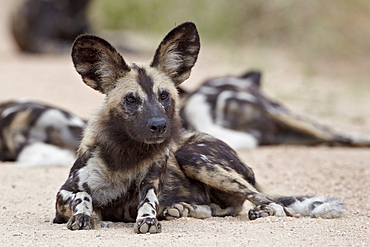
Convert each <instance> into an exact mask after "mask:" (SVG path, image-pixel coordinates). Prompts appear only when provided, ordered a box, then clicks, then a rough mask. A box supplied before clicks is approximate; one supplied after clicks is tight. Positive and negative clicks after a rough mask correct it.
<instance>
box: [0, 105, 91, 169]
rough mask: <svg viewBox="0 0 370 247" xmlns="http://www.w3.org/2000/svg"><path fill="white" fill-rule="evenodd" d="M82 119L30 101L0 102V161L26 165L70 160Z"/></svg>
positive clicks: (80, 132)
mask: <svg viewBox="0 0 370 247" xmlns="http://www.w3.org/2000/svg"><path fill="white" fill-rule="evenodd" d="M84 127H85V122H84V121H83V120H81V119H80V118H78V117H76V116H74V115H72V114H70V113H68V112H66V111H64V110H62V109H59V108H56V107H54V106H49V105H46V104H43V103H38V102H35V101H29V100H18V101H9V102H4V103H2V104H0V161H18V162H20V163H22V164H25V165H39V166H40V165H47V166H50V165H66V164H68V163H70V162H73V160H74V159H75V152H76V150H77V148H78V146H79V142H80V136H81V135H82V130H83V128H84Z"/></svg>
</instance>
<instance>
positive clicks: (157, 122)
mask: <svg viewBox="0 0 370 247" xmlns="http://www.w3.org/2000/svg"><path fill="white" fill-rule="evenodd" d="M148 128H149V130H150V132H152V133H153V134H157V135H160V134H163V133H164V132H165V131H166V129H167V121H166V119H164V118H152V119H151V120H150V121H149V123H148Z"/></svg>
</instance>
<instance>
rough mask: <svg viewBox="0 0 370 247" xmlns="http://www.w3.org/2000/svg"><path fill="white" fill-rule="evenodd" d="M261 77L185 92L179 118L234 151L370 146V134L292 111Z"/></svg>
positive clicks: (215, 82) (252, 74) (251, 75)
mask: <svg viewBox="0 0 370 247" xmlns="http://www.w3.org/2000/svg"><path fill="white" fill-rule="evenodd" d="M260 85H261V73H260V72H257V71H250V72H248V73H245V74H244V75H242V76H240V77H234V76H226V77H220V78H215V79H210V80H208V81H206V82H205V83H204V84H202V85H201V86H200V87H199V88H198V89H197V90H195V91H194V92H192V93H185V92H182V106H181V110H180V115H181V118H182V121H183V125H184V127H185V128H187V129H192V130H197V131H202V132H206V133H208V134H210V135H213V136H215V137H217V138H219V139H221V140H223V141H224V142H226V143H227V144H228V145H230V146H231V147H232V148H234V149H248V148H254V147H256V146H257V145H278V144H304V145H314V144H321V143H324V144H328V145H344V146H359V147H364V146H370V135H369V134H349V133H341V132H337V131H334V130H333V129H331V128H329V127H327V126H324V125H321V124H318V123H315V122H313V121H312V120H310V119H308V118H304V117H301V116H298V115H296V114H294V113H292V112H290V111H289V110H288V109H287V108H285V107H284V106H283V105H282V104H280V103H278V102H276V101H273V100H271V99H269V98H267V97H266V96H265V95H264V94H263V93H262V92H261V90H260Z"/></svg>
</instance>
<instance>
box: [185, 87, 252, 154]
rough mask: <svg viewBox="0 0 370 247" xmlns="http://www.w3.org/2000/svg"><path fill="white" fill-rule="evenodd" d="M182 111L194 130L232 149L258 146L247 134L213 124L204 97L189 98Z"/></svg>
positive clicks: (194, 96) (198, 95)
mask: <svg viewBox="0 0 370 247" xmlns="http://www.w3.org/2000/svg"><path fill="white" fill-rule="evenodd" d="M195 109H196V110H195ZM184 111H185V114H186V116H187V118H188V122H189V124H190V125H191V126H192V127H193V128H194V129H196V130H198V131H201V132H205V133H208V134H210V135H212V136H214V137H216V138H218V139H220V140H222V141H224V142H225V143H227V144H228V145H229V146H231V147H232V148H233V149H251V148H255V147H256V146H257V144H258V143H257V140H256V138H255V137H253V136H252V135H250V134H248V133H242V132H239V131H235V130H231V129H227V128H224V127H222V126H219V125H217V124H215V123H214V122H213V119H212V116H211V109H210V106H209V104H208V103H207V101H206V96H205V95H200V94H195V95H193V96H191V97H190V98H189V99H188V102H187V104H186V106H185V107H184Z"/></svg>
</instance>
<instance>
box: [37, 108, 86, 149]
mask: <svg viewBox="0 0 370 247" xmlns="http://www.w3.org/2000/svg"><path fill="white" fill-rule="evenodd" d="M48 126H52V127H53V128H54V129H56V130H58V131H59V135H58V136H59V138H61V139H62V140H63V142H64V143H65V144H67V145H70V146H75V143H76V138H77V137H76V136H74V133H71V131H70V129H69V127H80V128H83V127H84V126H85V122H84V121H82V120H81V119H79V118H77V117H74V116H72V117H71V118H67V117H66V116H65V115H64V114H63V113H62V112H61V111H59V110H57V109H50V110H47V111H45V112H44V113H43V114H42V115H41V116H40V118H39V119H38V120H37V122H36V124H35V128H33V129H31V131H30V141H31V142H32V141H33V138H34V139H35V140H46V138H47V137H46V131H45V128H47V127H48Z"/></svg>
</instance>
